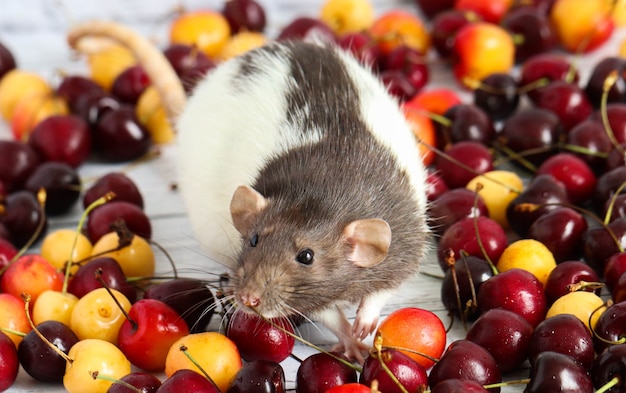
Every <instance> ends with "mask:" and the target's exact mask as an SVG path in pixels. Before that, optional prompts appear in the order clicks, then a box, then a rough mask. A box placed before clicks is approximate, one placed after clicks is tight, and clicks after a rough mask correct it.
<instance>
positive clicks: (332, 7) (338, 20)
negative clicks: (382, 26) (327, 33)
mask: <svg viewBox="0 0 626 393" xmlns="http://www.w3.org/2000/svg"><path fill="white" fill-rule="evenodd" d="M320 19H321V20H323V21H324V22H326V23H327V24H328V26H330V28H331V29H333V31H334V32H335V34H337V36H342V35H344V34H348V33H356V32H361V31H365V30H367V29H368V28H370V26H371V25H372V23H373V22H374V7H373V5H372V3H371V2H370V1H369V0H326V2H324V4H323V5H322V8H321V10H320Z"/></svg>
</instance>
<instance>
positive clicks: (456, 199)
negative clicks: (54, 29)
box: [0, 0, 626, 393]
mask: <svg viewBox="0 0 626 393" xmlns="http://www.w3.org/2000/svg"><path fill="white" fill-rule="evenodd" d="M347 5H351V6H353V7H348V6H347ZM416 5H417V7H419V11H420V12H421V15H423V17H424V20H422V19H420V18H421V17H418V16H417V15H418V13H417V12H409V11H406V10H392V11H389V12H387V13H384V14H382V15H379V16H375V15H374V12H373V8H372V6H371V4H369V3H368V2H367V0H329V1H328V2H327V3H326V4H324V6H323V7H322V9H321V10H320V16H319V17H310V16H301V17H297V18H295V19H293V20H292V21H291V22H290V23H288V24H287V25H285V26H283V27H282V29H281V31H280V32H279V34H278V35H277V37H276V39H278V40H283V39H303V38H309V37H312V36H317V37H323V39H326V40H329V41H333V42H336V43H337V45H338V46H340V47H341V48H344V49H345V50H347V51H350V52H351V53H352V54H353V55H354V56H355V57H356V58H357V59H359V60H360V61H362V63H363V64H364V65H365V66H367V67H368V68H370V69H371V70H372V72H374V73H375V74H376V75H378V76H379V78H380V80H381V82H382V83H383V84H384V85H385V86H387V88H388V90H389V92H390V93H391V94H392V95H393V96H395V97H396V98H397V99H398V101H399V103H400V104H401V106H402V109H403V110H404V112H405V113H406V115H407V120H408V121H409V122H410V124H411V125H412V127H413V131H414V133H415V135H416V137H417V138H418V139H419V142H420V149H421V151H422V153H423V157H422V159H423V161H424V163H425V164H426V165H427V167H428V181H427V185H426V186H427V194H428V199H429V202H430V207H429V220H430V224H431V227H432V229H433V235H434V242H435V243H436V257H437V261H438V263H439V265H440V267H441V270H442V273H443V279H442V286H441V300H442V303H443V305H444V306H445V308H446V309H447V310H448V311H449V312H450V314H451V318H453V319H454V320H455V323H459V322H460V323H463V324H465V326H466V328H467V334H466V337H465V338H464V339H461V340H457V341H455V342H452V343H451V344H450V345H448V346H447V347H446V346H445V345H446V332H445V328H444V326H443V323H442V321H441V320H440V319H439V318H438V317H437V316H435V315H434V314H433V313H431V312H430V311H427V310H423V309H418V308H403V309H399V310H396V311H395V312H393V313H391V314H390V315H389V316H388V317H387V318H385V320H383V321H381V323H380V324H379V328H378V330H377V333H376V335H375V337H374V345H373V347H372V348H371V349H370V351H369V352H368V353H365V354H364V359H363V361H362V362H361V363H360V364H356V363H354V362H352V359H346V358H345V357H344V356H343V355H342V354H340V353H334V352H329V353H327V352H323V351H320V352H319V353H316V354H314V355H312V356H310V357H308V358H306V359H298V360H299V361H300V366H299V368H298V371H297V375H296V376H295V380H296V391H297V392H301V393H305V392H321V391H329V392H334V393H342V392H343V393H345V392H370V391H382V392H395V391H399V392H403V391H423V389H426V387H430V391H431V392H433V393H445V392H457V391H471V392H485V391H489V392H498V391H500V390H501V388H502V387H503V386H506V385H507V384H509V383H511V384H512V383H515V381H509V382H507V380H509V379H510V378H509V376H510V375H512V374H513V373H516V374H519V370H524V369H525V368H529V369H528V379H524V380H522V381H517V382H518V383H523V384H524V385H525V389H524V391H525V392H528V393H532V392H551V391H577V392H579V391H580V392H592V391H594V389H603V391H607V392H622V391H625V389H626V381H625V379H626V342H625V340H626V338H625V337H626V332H625V331H624V329H625V328H626V322H625V319H626V253H625V251H624V247H625V246H626V193H624V184H625V182H626V165H625V163H626V160H625V159H624V157H625V155H624V154H625V153H624V152H625V149H626V60H625V58H624V57H623V56H619V55H618V54H617V53H616V54H615V56H610V57H607V58H604V59H602V60H600V61H598V62H597V63H596V64H594V67H593V69H592V70H591V73H590V75H589V77H588V78H586V79H585V80H583V78H581V76H580V75H579V70H578V69H577V62H576V60H577V58H578V57H579V56H585V53H587V52H590V51H592V50H594V49H595V48H597V47H599V46H601V45H603V44H604V43H605V42H606V41H607V40H608V39H609V38H610V37H611V35H612V34H613V32H614V31H615V29H616V28H617V26H621V25H623V23H624V19H625V15H623V14H624V13H625V12H624V11H623V10H621V8H624V7H623V6H624V3H623V2H621V1H616V2H610V1H607V2H600V1H598V2H589V1H587V0H534V1H530V2H513V4H511V2H510V1H505V0H497V1H493V0H491V1H486V0H485V1H482V0H442V1H429V0H416ZM620 7H621V8H620ZM350 10H351V11H350ZM201 25H202V26H204V27H203V28H206V29H208V30H209V31H210V32H211V33H213V34H212V37H213V39H214V40H213V41H211V40H208V41H207V40H204V41H202V42H200V41H197V40H196V38H197V37H196V36H194V34H195V33H194V32H195V31H197V28H198V26H201ZM207 26H208V27H207ZM170 27H171V29H170V42H169V45H168V46H167V47H166V48H165V49H164V50H162V51H160V52H161V54H162V55H163V56H164V57H165V59H167V60H168V62H169V64H170V65H171V67H172V68H173V70H174V72H175V73H176V76H177V77H178V78H179V81H180V83H181V86H182V88H183V89H184V92H185V93H186V94H191V93H192V92H193V89H194V86H195V84H196V83H197V82H198V81H199V80H200V79H201V78H202V76H203V75H205V74H207V73H208V72H211V70H212V69H213V68H214V67H215V66H216V65H218V64H219V62H221V61H225V60H227V59H228V58H229V57H231V56H235V55H237V54H239V53H242V52H244V51H246V50H249V49H251V48H253V47H255V46H258V45H262V44H263V43H265V42H267V40H268V38H267V37H266V36H264V34H263V32H264V30H265V29H266V15H265V12H264V10H263V8H262V6H261V5H259V4H258V3H257V2H256V1H254V0H229V1H227V2H225V4H224V7H223V9H222V10H220V11H206V10H204V11H198V12H192V11H188V12H184V13H183V14H181V15H179V16H178V17H176V19H175V20H173V21H172V22H171V26H170ZM494 48H495V49H494ZM104 51H111V53H115V56H114V57H110V54H111V53H108V56H109V57H108V59H111V58H114V59H116V60H115V62H111V61H110V60H107V61H106V62H105V63H104V64H105V65H106V66H102V64H103V63H102V61H103V60H102V59H103V58H107V57H106V56H105V55H106V54H102V56H100V57H99V56H98V54H95V55H91V57H89V58H88V68H89V70H90V73H91V74H90V75H89V76H85V75H78V74H77V75H63V76H62V77H61V78H60V82H59V83H58V85H56V86H50V85H49V84H48V82H47V81H45V80H43V79H41V78H40V77H39V76H37V75H34V74H31V73H28V72H25V71H22V70H20V69H19V68H18V66H17V64H16V63H15V60H14V58H13V56H12V54H11V52H10V51H9V50H8V49H7V48H6V47H5V46H3V45H2V44H0V113H1V114H2V116H3V117H4V119H5V120H6V121H7V124H8V125H9V126H10V128H11V131H12V133H13V136H14V137H15V138H14V140H1V141H0V269H2V270H0V274H1V278H0V306H1V307H0V329H2V334H0V359H1V360H2V361H1V362H0V391H3V390H6V389H8V388H10V386H11V385H12V384H13V381H14V380H15V378H16V375H17V372H18V367H19V365H21V367H22V368H23V369H24V371H25V372H26V373H27V374H28V375H29V376H30V377H32V378H33V379H35V380H38V381H42V382H48V383H56V384H60V383H63V386H64V387H65V388H66V389H67V390H68V391H70V392H78V391H84V389H85V387H88V389H89V391H92V392H100V391H102V392H105V391H109V392H122V391H129V388H128V386H127V385H125V383H127V384H130V385H133V386H135V387H137V388H138V389H139V391H143V392H155V391H158V392H174V391H180V390H181V389H182V390H185V391H198V392H205V391H206V392H251V391H254V392H258V391H263V392H283V391H285V389H286V387H285V373H284V370H283V368H282V366H281V364H280V363H281V362H282V361H283V360H284V359H286V358H287V357H289V356H292V350H293V346H294V341H295V339H300V338H297V337H296V338H294V326H297V325H298V323H299V322H301V321H300V320H297V319H283V318H280V319H275V320H269V321H268V320H264V319H262V318H259V317H258V316H255V315H253V314H248V313H243V312H234V313H230V312H227V311H229V310H230V305H229V303H228V301H229V300H228V296H227V295H228V291H227V284H226V286H223V285H225V282H226V281H227V278H226V277H221V278H219V279H216V280H212V281H206V282H205V281H201V280H197V279H191V278H184V277H174V278H171V277H154V255H153V254H152V249H151V246H150V242H151V238H152V227H151V223H150V219H149V217H148V216H147V215H146V213H145V212H144V210H143V209H144V199H143V196H142V195H141V192H140V190H139V189H138V187H137V186H136V185H135V183H134V182H133V180H132V179H131V178H130V177H128V176H127V175H125V174H123V173H121V172H111V173H109V174H106V175H104V176H102V177H100V178H99V179H97V180H96V181H94V182H93V183H90V184H88V185H87V184H84V183H83V179H81V178H80V176H79V169H80V167H81V165H83V164H85V163H88V162H107V163H120V162H129V161H134V160H138V159H141V158H143V157H144V156H146V155H147V154H149V153H150V149H151V148H152V146H154V145H155V144H160V143H166V142H168V141H169V140H171V139H172V138H173V133H172V130H171V127H170V125H169V123H168V121H167V115H166V113H167V111H165V110H164V109H165V108H164V107H163V105H164V103H163V102H160V99H159V97H158V96H157V95H155V90H154V84H153V81H152V79H155V76H152V75H149V74H148V72H147V71H146V68H144V66H143V65H142V64H140V63H138V62H137V61H136V60H135V59H134V58H133V57H132V55H130V54H129V53H128V52H125V51H124V48H123V47H116V46H112V47H108V48H105V49H103V52H104ZM622 54H623V53H622ZM433 56H436V63H434V64H436V65H437V66H438V67H445V68H447V69H449V71H450V77H451V78H454V79H455V80H456V82H457V83H458V86H459V88H460V89H463V90H464V91H465V92H466V93H469V94H468V95H467V96H468V97H469V99H467V98H465V97H463V98H462V95H461V94H457V93H458V92H457V91H454V90H450V89H429V88H428V87H429V83H430V76H431V75H430V72H429V70H430V67H431V65H432V64H433V63H432V61H433ZM21 92H28V94H26V93H24V94H25V95H24V96H20V94H22V93H21ZM75 209H79V210H80V209H82V211H83V215H84V221H85V222H84V224H83V225H82V226H80V227H79V228H77V229H78V230H76V229H67V230H59V231H54V232H50V233H48V229H47V227H48V217H54V216H60V215H64V214H68V212H71V211H72V210H75ZM81 224H82V221H81ZM33 246H35V247H39V251H38V252H33ZM68 255H69V257H68ZM173 263H175V261H174V262H173ZM215 310H220V311H221V312H222V315H220V317H223V318H225V319H226V320H228V323H227V325H226V329H225V332H224V334H222V333H217V332H212V331H207V326H208V324H209V322H210V320H211V318H212V317H213V313H214V311H215ZM87 315H90V316H89V317H87ZM104 325H106V326H104ZM103 326H104V327H103ZM33 327H35V328H33ZM42 337H45V339H46V340H43V339H42ZM407 349H408V350H407ZM97 353H98V354H105V359H106V361H103V360H102V357H101V356H99V355H96V354H97ZM424 355H428V356H424ZM131 365H132V367H134V368H135V369H140V371H134V372H133V370H132V369H131ZM198 366H200V367H198ZM159 372H163V373H165V375H166V377H167V378H166V379H165V380H163V381H162V380H161V379H159V378H156V377H155V376H154V373H159ZM205 373H206V374H205ZM207 376H208V377H209V378H207ZM503 381H504V382H503ZM400 385H401V386H403V389H401V388H400ZM376 389H378V390H376Z"/></svg>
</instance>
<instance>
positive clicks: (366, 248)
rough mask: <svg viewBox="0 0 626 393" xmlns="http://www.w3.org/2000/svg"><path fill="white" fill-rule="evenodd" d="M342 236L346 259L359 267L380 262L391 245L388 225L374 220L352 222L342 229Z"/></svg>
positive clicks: (370, 265)
mask: <svg viewBox="0 0 626 393" xmlns="http://www.w3.org/2000/svg"><path fill="white" fill-rule="evenodd" d="M342 235H343V242H344V243H345V245H346V250H347V251H346V257H347V259H348V260H349V261H351V262H352V263H354V264H355V265H357V266H359V267H372V266H376V265H377V264H379V263H380V262H382V261H383V259H385V257H386V256H387V252H388V251H389V245H390V244H391V228H390V227H389V224H387V221H385V220H380V219H376V218H372V219H366V220H357V221H352V222H351V223H349V224H348V225H346V226H345V227H344V228H343V233H342Z"/></svg>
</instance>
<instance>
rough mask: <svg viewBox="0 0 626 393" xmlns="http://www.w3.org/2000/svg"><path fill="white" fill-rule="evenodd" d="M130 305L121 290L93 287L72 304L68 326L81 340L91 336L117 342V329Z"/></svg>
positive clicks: (124, 319)
mask: <svg viewBox="0 0 626 393" xmlns="http://www.w3.org/2000/svg"><path fill="white" fill-rule="evenodd" d="M113 296H115V299H114V298H113ZM130 307H131V304H130V302H129V301H128V299H127V298H126V296H124V295H123V294H122V293H121V292H119V291H117V290H115V289H110V290H107V289H106V288H98V289H94V290H93V291H91V292H89V293H88V294H86V295H85V296H83V297H81V298H80V299H79V300H78V302H77V303H76V305H74V309H73V310H72V317H71V320H70V328H71V329H72V330H73V331H74V332H75V333H76V335H77V336H78V338H80V339H81V340H85V339H89V338H92V339H99V340H104V341H108V342H110V343H112V344H117V338H118V334H119V330H120V328H121V326H122V324H123V323H124V321H126V317H125V313H128V310H130Z"/></svg>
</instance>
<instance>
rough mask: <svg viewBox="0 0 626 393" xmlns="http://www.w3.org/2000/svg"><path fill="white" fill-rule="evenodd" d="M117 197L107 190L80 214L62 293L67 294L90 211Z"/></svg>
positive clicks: (66, 266) (66, 267)
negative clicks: (80, 240)
mask: <svg viewBox="0 0 626 393" xmlns="http://www.w3.org/2000/svg"><path fill="white" fill-rule="evenodd" d="M113 198H115V193H114V192H107V193H106V194H104V195H103V196H101V197H100V198H98V199H96V200H95V201H93V202H92V203H91V204H90V205H89V206H87V208H86V209H85V211H84V212H83V214H82V215H81V216H80V220H78V225H77V226H76V236H74V242H73V243H72V249H71V251H70V255H69V257H68V258H67V262H66V265H65V277H64V279H63V288H62V289H61V293H63V294H66V293H67V287H68V285H69V277H70V274H71V268H72V264H73V263H74V261H73V260H72V259H73V255H74V250H75V249H76V245H77V244H78V238H79V236H80V233H81V230H82V228H83V225H85V220H86V219H87V216H89V213H91V212H92V211H93V209H95V208H96V207H98V206H100V205H103V204H105V203H107V202H108V201H110V200H111V199H113Z"/></svg>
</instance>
